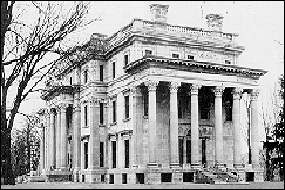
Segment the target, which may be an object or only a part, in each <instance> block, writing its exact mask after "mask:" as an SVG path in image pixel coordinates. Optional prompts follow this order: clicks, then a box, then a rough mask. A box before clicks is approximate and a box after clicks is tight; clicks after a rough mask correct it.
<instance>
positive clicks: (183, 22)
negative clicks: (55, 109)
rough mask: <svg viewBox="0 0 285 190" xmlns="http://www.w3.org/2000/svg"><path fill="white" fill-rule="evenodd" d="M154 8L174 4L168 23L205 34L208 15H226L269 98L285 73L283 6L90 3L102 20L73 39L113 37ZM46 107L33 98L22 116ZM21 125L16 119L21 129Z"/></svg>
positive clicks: (92, 14)
mask: <svg viewBox="0 0 285 190" xmlns="http://www.w3.org/2000/svg"><path fill="white" fill-rule="evenodd" d="M153 3H157V4H164V5H169V10H168V23H169V24H173V25H180V26H190V27H200V28H205V29H206V28H207V26H206V20H205V16H206V14H210V13H214V14H221V15H222V16H223V17H224V20H223V31H224V32H235V33H239V37H238V38H237V42H238V44H239V45H241V46H245V51H244V52H243V53H242V55H240V57H239V65H240V66H244V67H250V68H260V69H264V70H267V71H269V72H268V73H267V74H266V75H265V76H264V77H262V78H261V79H260V88H261V90H262V91H263V92H264V94H266V93H270V90H269V89H271V88H272V86H273V82H274V81H276V80H277V77H278V76H279V75H280V74H281V73H284V2H283V1H278V2H274V1H252V2H251V1H218V2H217V1H91V4H90V11H89V13H88V17H89V18H91V19H94V18H98V17H100V19H101V21H96V22H94V23H92V24H90V25H89V26H88V27H87V28H84V30H82V29H81V30H79V31H78V32H77V33H75V34H74V35H73V40H74V41H86V40H88V39H89V38H90V35H91V34H92V33H94V32H96V33H103V34H105V35H107V36H111V35H112V34H113V33H115V32H116V31H118V30H119V29H121V28H122V27H124V26H126V25H127V24H129V23H130V22H131V20H132V19H134V18H142V19H145V20H151V16H150V11H149V5H150V4H153ZM27 15H28V14H27ZM44 61H48V59H46V60H44ZM44 105H45V102H44V101H42V100H40V98H39V94H34V95H31V96H30V97H29V100H28V101H26V102H24V103H23V105H21V107H20V111H22V112H25V113H31V112H33V111H36V110H37V109H39V108H40V107H43V106H44ZM21 122H22V119H21V118H20V117H17V118H16V123H18V124H16V126H20V125H21Z"/></svg>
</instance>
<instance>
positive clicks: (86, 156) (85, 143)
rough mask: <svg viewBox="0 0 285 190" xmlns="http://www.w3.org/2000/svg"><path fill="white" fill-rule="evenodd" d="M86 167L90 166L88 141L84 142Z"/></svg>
mask: <svg viewBox="0 0 285 190" xmlns="http://www.w3.org/2000/svg"><path fill="white" fill-rule="evenodd" d="M84 156H85V157H84V158H85V159H84V169H87V168H88V142H84Z"/></svg>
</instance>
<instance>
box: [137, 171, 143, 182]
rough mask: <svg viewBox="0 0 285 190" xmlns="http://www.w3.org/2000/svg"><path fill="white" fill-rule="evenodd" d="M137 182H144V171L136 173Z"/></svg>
mask: <svg viewBox="0 0 285 190" xmlns="http://www.w3.org/2000/svg"><path fill="white" fill-rule="evenodd" d="M136 179H137V180H136V182H137V184H144V173H136Z"/></svg>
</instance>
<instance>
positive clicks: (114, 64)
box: [113, 62, 116, 79]
mask: <svg viewBox="0 0 285 190" xmlns="http://www.w3.org/2000/svg"><path fill="white" fill-rule="evenodd" d="M115 77H116V63H115V62H113V79H114V78H115Z"/></svg>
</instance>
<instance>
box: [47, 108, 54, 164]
mask: <svg viewBox="0 0 285 190" xmlns="http://www.w3.org/2000/svg"><path fill="white" fill-rule="evenodd" d="M49 132H50V133H49V135H50V139H49V155H48V156H49V159H50V167H53V168H54V167H55V109H54V108H51V110H50V131H49Z"/></svg>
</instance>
